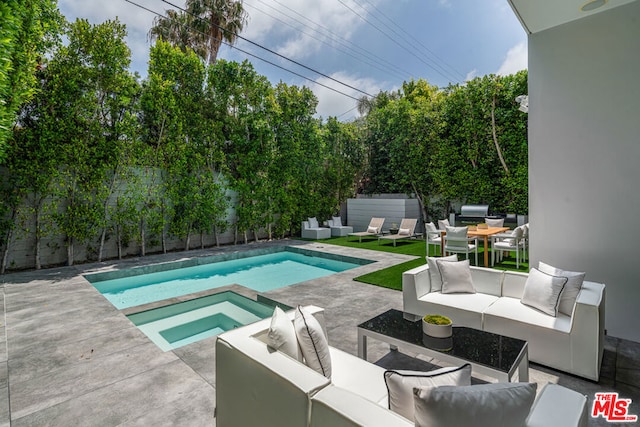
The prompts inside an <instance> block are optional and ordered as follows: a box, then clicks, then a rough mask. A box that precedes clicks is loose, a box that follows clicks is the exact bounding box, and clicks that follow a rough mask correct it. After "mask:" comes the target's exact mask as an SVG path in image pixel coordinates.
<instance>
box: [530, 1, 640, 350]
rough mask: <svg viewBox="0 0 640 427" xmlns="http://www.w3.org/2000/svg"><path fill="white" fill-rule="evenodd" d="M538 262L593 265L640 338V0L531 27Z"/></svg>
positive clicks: (625, 330) (620, 331)
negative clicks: (540, 28) (547, 26)
mask: <svg viewBox="0 0 640 427" xmlns="http://www.w3.org/2000/svg"><path fill="white" fill-rule="evenodd" d="M529 219H530V222H531V241H530V253H531V261H532V266H534V265H536V264H537V261H539V260H542V261H546V262H549V263H551V264H553V265H555V266H557V267H560V268H564V269H567V270H578V271H586V272H587V279H588V280H592V281H598V282H603V283H605V284H606V285H607V289H606V329H607V331H608V334H609V335H612V336H616V337H620V338H626V339H630V340H634V341H638V342H640V327H638V326H639V325H640V1H635V2H634V3H631V4H628V5H625V6H621V7H617V8H615V9H612V10H610V11H606V12H602V13H598V14H595V15H592V16H590V17H586V18H583V19H580V20H578V21H574V22H571V23H568V24H565V25H562V26H559V27H555V28H552V29H549V30H545V31H542V32H540V33H536V34H532V35H530V36H529Z"/></svg>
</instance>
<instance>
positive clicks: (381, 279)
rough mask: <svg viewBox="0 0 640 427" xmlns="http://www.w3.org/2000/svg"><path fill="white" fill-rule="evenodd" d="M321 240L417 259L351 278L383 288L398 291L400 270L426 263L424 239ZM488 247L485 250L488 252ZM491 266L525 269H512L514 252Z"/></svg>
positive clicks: (525, 265) (480, 255)
mask: <svg viewBox="0 0 640 427" xmlns="http://www.w3.org/2000/svg"><path fill="white" fill-rule="evenodd" d="M322 242H326V243H330V244H333V245H338V246H347V247H352V248H360V249H370V250H374V251H384V252H392V253H397V254H404V255H413V256H417V257H419V258H417V259H415V260H412V261H407V262H404V263H402V264H398V265H395V266H393V267H388V268H385V269H382V270H379V271H374V272H373V273H368V274H364V275H362V276H359V277H356V278H354V280H357V281H358V282H362V283H368V284H370V285H376V286H381V287H383V288H389V289H395V290H398V291H400V290H402V273H404V272H405V271H407V270H411V269H412V268H415V267H419V266H421V265H424V264H426V263H427V261H426V259H425V255H426V249H427V244H426V242H425V241H424V240H419V239H418V240H401V241H397V242H396V246H395V247H394V246H393V243H392V242H381V243H380V244H378V239H371V238H370V239H366V238H364V239H362V243H360V242H358V240H357V239H355V240H354V238H353V237H352V238H348V237H334V238H331V239H329V240H322ZM480 246H481V247H480V248H479V250H478V263H480V265H482V262H483V260H484V250H483V248H482V244H481V245H480ZM430 249H431V251H430V253H429V256H437V252H436V248H435V247H434V246H433V245H431V247H430ZM490 250H491V249H489V251H490ZM473 258H474V257H473V256H472V255H469V259H470V260H471V262H472V263H473ZM462 259H464V255H462ZM489 259H491V253H489ZM495 268H499V269H502V270H513V271H524V272H527V271H529V264H528V263H523V262H520V268H519V269H516V260H515V254H513V255H511V256H504V257H503V258H502V262H501V263H497V264H496V266H495Z"/></svg>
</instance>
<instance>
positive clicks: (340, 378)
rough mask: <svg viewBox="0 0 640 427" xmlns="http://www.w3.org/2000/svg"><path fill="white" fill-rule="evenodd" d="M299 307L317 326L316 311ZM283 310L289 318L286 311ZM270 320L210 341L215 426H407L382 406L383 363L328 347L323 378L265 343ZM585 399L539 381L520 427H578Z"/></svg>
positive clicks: (582, 423)
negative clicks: (328, 374)
mask: <svg viewBox="0 0 640 427" xmlns="http://www.w3.org/2000/svg"><path fill="white" fill-rule="evenodd" d="M307 308H308V309H309V310H311V311H312V312H313V313H314V317H315V318H316V319H317V320H318V321H319V322H320V324H321V325H322V327H323V328H324V314H323V310H322V309H320V308H318V307H313V306H308V307H307ZM287 314H288V315H289V317H290V319H292V320H293V317H294V312H293V311H290V312H288V313H287ZM270 322H271V320H270V319H264V320H262V321H258V322H256V323H253V324H250V325H247V326H244V327H241V328H238V329H234V330H232V331H229V332H226V333H223V334H221V335H219V336H218V338H217V340H216V357H215V359H216V361H215V363H216V410H215V412H216V425H217V426H218V427H236V426H258V425H259V426H262V427H270V426H273V427H289V426H290V427H302V426H313V427H323V426H327V427H341V426H352V427H353V426H367V427H376V426H380V427H382V426H384V427H396V426H405V427H406V426H413V425H414V423H413V422H410V421H409V420H408V419H406V418H404V417H402V416H400V415H398V414H396V413H395V412H392V411H391V410H389V409H387V399H388V396H387V388H386V385H385V381H384V376H383V374H384V372H385V369H384V368H382V367H379V366H377V365H374V364H372V363H369V362H367V361H365V360H363V359H360V358H358V357H356V356H354V355H351V354H348V353H346V352H344V351H341V350H339V349H336V348H334V347H331V346H330V347H329V351H330V355H331V369H332V374H331V379H330V380H329V379H327V378H326V377H324V376H323V375H321V374H319V373H318V372H316V371H314V370H313V369H311V368H309V367H307V366H306V365H305V364H304V363H303V362H300V361H298V360H296V359H294V358H292V357H290V356H288V355H287V354H285V353H283V352H281V351H277V350H273V349H271V348H270V347H268V346H267V344H266V343H267V341H268V340H267V333H268V329H269V325H270ZM325 330H326V328H325ZM586 405H587V400H586V396H584V395H582V394H580V393H577V392H575V391H572V390H569V389H567V388H565V387H562V386H559V385H555V384H547V385H546V386H544V387H543V388H542V389H541V390H539V391H538V396H537V398H536V401H535V402H534V404H533V406H532V408H531V410H530V412H529V417H528V419H527V427H543V426H544V427H553V426H557V427H570V426H580V427H586V425H587V406H586Z"/></svg>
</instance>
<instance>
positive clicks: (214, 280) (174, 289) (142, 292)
mask: <svg viewBox="0 0 640 427" xmlns="http://www.w3.org/2000/svg"><path fill="white" fill-rule="evenodd" d="M299 252H300V251H296V252H291V251H289V250H280V251H278V252H275V253H269V254H262V255H256V256H248V257H245V258H239V259H232V260H227V261H219V262H211V263H208V264H203V265H196V266H190V267H182V268H180V267H181V266H182V265H181V264H180V263H176V267H175V268H172V269H167V265H166V264H165V265H163V267H162V269H163V270H164V271H156V272H151V273H148V274H137V272H136V271H133V270H136V269H131V270H132V271H131V272H130V275H128V274H127V272H126V271H125V272H123V271H118V272H114V273H116V274H117V276H118V277H117V278H110V276H109V274H112V273H100V274H95V275H88V276H85V277H86V278H87V280H89V281H90V282H91V283H92V284H93V286H94V287H95V288H96V289H98V291H100V292H101V293H102V294H103V295H104V296H105V297H106V298H107V299H108V300H109V301H110V302H111V303H112V304H113V305H114V306H115V307H116V308H118V309H124V308H128V307H134V306H138V305H142V304H147V303H151V302H155V301H160V300H164V299H168V298H174V297H178V296H181V295H186V294H190V293H195V292H201V291H205V290H209V289H214V288H219V287H221V286H226V285H231V284H239V285H242V286H245V287H247V288H250V289H253V290H255V291H257V292H265V291H269V290H272V289H278V288H282V287H285V286H289V285H292V284H294V283H300V282H304V281H306V280H311V279H317V278H319V277H324V276H327V275H330V274H334V273H337V272H341V271H345V270H348V269H351V268H355V267H359V266H360V265H362V264H365V263H368V262H369V261H367V260H358V259H348V261H344V260H337V259H329V258H324V257H321V256H318V255H321V253H319V252H313V251H306V252H307V253H315V254H317V256H310V255H308V254H307V253H299ZM123 275H124V276H125V277H122V276H123ZM105 279H106V280H105Z"/></svg>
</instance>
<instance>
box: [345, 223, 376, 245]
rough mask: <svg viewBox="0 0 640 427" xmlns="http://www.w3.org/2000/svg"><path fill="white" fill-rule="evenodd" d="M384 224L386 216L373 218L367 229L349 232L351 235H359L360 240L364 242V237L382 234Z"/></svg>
mask: <svg viewBox="0 0 640 427" xmlns="http://www.w3.org/2000/svg"><path fill="white" fill-rule="evenodd" d="M382 224H384V218H371V221H370V222H369V226H368V227H367V230H366V231H358V232H355V233H349V236H356V237H358V240H359V241H360V242H362V238H363V237H378V236H380V235H382Z"/></svg>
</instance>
